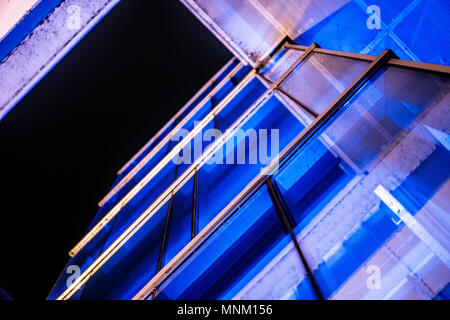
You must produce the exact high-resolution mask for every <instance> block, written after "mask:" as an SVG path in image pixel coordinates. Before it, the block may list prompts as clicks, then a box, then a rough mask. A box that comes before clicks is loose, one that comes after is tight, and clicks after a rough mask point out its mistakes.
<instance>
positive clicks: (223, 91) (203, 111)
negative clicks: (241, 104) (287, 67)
mask: <svg viewBox="0 0 450 320" xmlns="http://www.w3.org/2000/svg"><path fill="white" fill-rule="evenodd" d="M248 72H249V68H248V67H242V68H241V69H240V70H239V71H238V72H236V74H234V75H233V77H232V78H231V79H230V80H228V81H226V82H225V83H224V84H223V85H222V87H221V88H220V89H218V90H217V92H216V93H215V94H214V95H213V97H212V98H211V99H209V100H207V101H205V102H204V103H203V105H202V106H201V107H200V108H199V110H198V111H197V112H195V114H194V115H193V116H192V117H191V118H190V119H189V120H187V122H186V123H185V124H184V125H183V126H182V127H181V128H180V129H179V130H178V131H177V132H176V133H174V134H173V139H171V140H169V141H167V142H166V143H165V144H164V145H163V146H162V147H161V148H160V150H159V151H158V152H156V154H155V155H154V156H153V157H152V158H151V159H150V160H148V162H147V163H146V164H145V165H144V166H143V167H142V168H141V169H140V170H139V171H138V173H136V174H135V175H134V176H133V177H132V179H131V180H130V181H129V182H127V183H126V184H125V185H124V186H123V187H122V188H121V189H120V191H119V192H118V193H117V194H116V195H115V196H114V197H112V198H111V199H110V200H109V201H108V202H110V201H111V202H114V201H119V200H120V199H122V198H123V197H124V196H125V195H126V194H127V193H128V192H129V191H130V190H132V189H133V188H134V187H135V186H136V185H137V184H138V183H139V182H140V181H141V180H142V178H143V177H145V176H146V175H147V174H148V173H149V172H150V171H151V170H152V169H153V168H154V167H155V166H156V165H157V164H158V163H159V162H160V161H161V160H162V159H163V158H164V157H165V156H166V155H167V154H168V153H169V152H170V151H171V150H172V149H173V148H174V147H175V146H176V145H177V143H178V142H179V141H181V140H182V139H183V138H184V137H185V136H186V135H187V132H190V131H192V130H193V129H194V127H195V126H196V125H197V124H198V122H200V121H201V120H202V119H204V118H205V117H206V115H208V113H210V112H211V111H212V109H213V108H214V107H215V106H216V105H217V104H218V103H219V102H220V101H222V100H223V99H224V98H225V97H226V96H227V95H228V94H229V93H230V92H231V91H232V90H233V89H234V88H235V87H236V83H239V82H240V81H241V80H242V79H243V78H244V77H245V76H246V75H247V74H248ZM244 92H245V91H244ZM241 98H242V97H241ZM196 106H197V105H195V106H194V107H196ZM183 118H184V117H183ZM180 120H181V119H180ZM177 123H178V120H177V121H176V122H175V123H174V124H173V125H172V126H171V127H170V130H169V129H168V130H166V131H165V132H164V133H163V135H161V137H159V139H158V141H157V142H155V143H159V141H160V140H162V139H164V138H165V136H166V135H167V134H168V133H169V132H170V131H171V129H172V128H173V127H175V126H176V124H177ZM155 143H154V144H153V145H155V146H156V144H155ZM153 145H152V147H151V148H149V150H150V149H153ZM149 152H150V151H149ZM149 152H148V153H149ZM148 153H145V155H147V154H148ZM145 155H142V156H141V157H139V158H138V159H139V161H141V160H142V159H143V158H144V157H145ZM175 160H176V159H175ZM138 163H139V162H138V161H137V160H136V161H135V164H134V165H132V166H130V167H129V168H128V169H127V173H128V172H129V171H131V170H132V168H131V167H133V168H134V167H135V166H136V165H137V164H138ZM122 175H124V173H122Z"/></svg>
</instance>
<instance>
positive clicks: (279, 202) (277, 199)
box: [266, 178, 324, 300]
mask: <svg viewBox="0 0 450 320" xmlns="http://www.w3.org/2000/svg"><path fill="white" fill-rule="evenodd" d="M266 185H267V189H268V190H269V195H270V198H271V199H272V202H273V204H274V206H275V209H276V211H277V213H278V216H279V218H280V220H281V222H282V224H283V226H284V227H285V229H286V230H287V231H288V233H289V235H290V236H291V238H292V241H293V242H294V246H295V249H296V250H297V253H298V255H299V256H300V260H301V261H302V263H303V266H304V267H305V270H306V273H307V274H308V277H309V279H310V281H311V284H312V287H313V289H314V292H315V293H316V295H317V298H319V299H320V300H324V296H323V294H322V292H321V291H320V288H319V285H318V284H317V281H316V279H315V278H314V275H313V272H312V270H311V268H310V266H309V264H308V261H307V260H306V257H305V255H304V254H303V251H302V250H301V248H300V244H299V243H298V241H297V237H296V236H295V234H294V231H293V225H292V221H291V220H290V219H289V217H290V215H289V214H288V211H287V210H288V209H287V207H286V206H285V205H284V201H283V199H282V198H281V194H279V191H278V190H277V188H276V186H275V185H274V184H273V182H272V179H271V178H267V181H266Z"/></svg>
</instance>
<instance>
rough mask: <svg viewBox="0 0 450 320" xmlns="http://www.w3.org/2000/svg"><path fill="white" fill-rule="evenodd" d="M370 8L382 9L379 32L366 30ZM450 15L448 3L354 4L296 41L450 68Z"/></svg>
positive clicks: (389, 0) (390, 0) (385, 0)
mask: <svg viewBox="0 0 450 320" xmlns="http://www.w3.org/2000/svg"><path fill="white" fill-rule="evenodd" d="M369 5H377V6H379V7H380V10H381V11H380V13H381V29H379V30H377V29H369V28H367V27H366V22H367V20H368V18H369V14H367V13H366V10H367V6H369ZM449 12H450V3H449V2H448V1H446V0H353V1H351V2H350V3H348V4H346V5H345V6H344V7H343V8H341V9H339V10H338V11H336V12H335V13H333V14H332V15H330V16H329V17H328V18H326V19H325V20H323V21H322V22H320V23H319V24H317V25H315V26H313V27H312V28H311V29H309V30H308V31H307V32H305V33H303V34H302V35H300V36H299V37H298V38H297V39H295V40H296V42H298V43H299V44H305V45H309V44H311V43H312V42H317V43H318V44H319V45H320V46H322V47H323V48H327V49H333V50H339V51H347V52H354V53H365V54H371V55H378V54H380V53H381V52H382V51H383V50H384V49H387V48H388V49H392V50H393V51H394V52H395V53H396V54H397V55H398V56H399V58H400V59H404V60H415V61H422V62H428V63H435V64H444V65H449V64H450V44H449V40H448V35H449V32H450V20H449V18H448V13H449Z"/></svg>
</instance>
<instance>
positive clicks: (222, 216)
mask: <svg viewBox="0 0 450 320" xmlns="http://www.w3.org/2000/svg"><path fill="white" fill-rule="evenodd" d="M313 51H314V50H311V51H310V52H313ZM305 53H306V52H305ZM392 55H393V53H392V51H390V50H385V51H383V53H382V54H381V55H380V56H378V57H377V58H376V59H375V60H374V61H373V62H372V63H371V64H370V65H369V66H368V67H367V68H366V69H365V70H364V71H363V72H362V73H361V75H359V76H358V77H357V78H356V79H355V80H354V81H353V82H352V84H351V85H350V86H349V87H347V89H346V90H344V92H342V93H341V94H340V95H339V96H338V97H337V98H336V99H335V100H334V101H333V102H332V103H331V104H330V106H329V107H328V108H327V109H325V110H324V112H322V114H321V115H320V116H319V117H318V118H316V119H315V120H314V121H313V122H312V123H311V124H310V125H309V126H308V127H306V128H305V129H304V130H303V131H302V132H301V133H300V134H299V135H298V136H297V138H296V139H294V141H292V142H291V143H290V144H289V145H288V146H287V147H286V148H285V149H284V150H283V151H282V152H281V153H280V156H279V157H277V159H275V160H274V161H272V162H271V163H270V164H269V165H268V166H266V168H265V169H264V170H263V171H262V172H261V173H260V174H259V175H258V176H257V177H255V179H254V180H253V181H252V182H251V183H250V184H249V185H248V186H247V187H246V188H245V189H244V190H242V191H241V193H240V194H239V195H238V196H237V197H236V198H235V199H234V200H233V201H232V202H230V203H229V204H228V205H227V207H225V208H224V209H223V210H222V211H221V212H220V213H219V214H218V215H217V216H216V217H215V218H214V219H213V220H212V221H211V222H210V223H209V224H208V225H207V226H206V227H205V228H204V229H203V230H202V231H201V232H200V233H199V235H198V236H197V237H196V238H194V239H193V240H192V241H191V242H190V243H189V244H188V245H187V246H186V247H185V248H184V249H183V250H182V251H180V253H179V254H178V255H177V256H175V257H174V258H173V259H172V261H171V262H169V263H168V264H167V265H166V266H165V268H163V269H162V270H161V271H160V272H159V273H158V274H157V275H155V277H154V278H153V279H152V280H150V281H149V283H147V285H146V286H144V287H143V288H142V289H141V291H140V292H139V293H138V294H136V295H135V297H134V298H133V299H136V300H140V299H145V297H147V296H148V295H149V293H151V292H153V291H154V290H155V289H157V288H158V287H159V286H160V285H161V284H162V283H163V282H164V280H165V279H166V278H167V277H168V276H169V275H170V274H171V273H172V272H173V271H174V270H175V269H176V268H177V267H179V266H180V265H181V264H182V263H183V262H184V261H185V260H186V259H187V258H188V257H189V256H190V255H191V254H192V253H193V252H194V251H195V250H196V249H197V248H198V247H199V246H200V245H201V244H202V243H203V242H204V241H205V240H206V239H207V238H208V237H209V236H210V235H212V234H213V233H214V231H216V230H217V228H218V227H220V225H222V224H223V223H224V222H225V221H226V219H227V218H228V217H229V216H230V215H231V214H233V212H234V211H235V209H236V207H237V206H238V205H239V204H240V203H241V202H242V201H244V200H245V199H246V198H248V197H250V196H251V195H252V194H254V192H255V190H257V189H258V188H260V187H261V186H262V185H263V184H265V183H266V181H267V179H268V178H269V177H271V176H272V175H273V174H274V173H276V172H277V171H278V170H279V168H280V167H281V166H282V165H283V164H284V163H286V162H287V161H288V160H289V158H290V157H291V156H292V155H293V154H294V153H295V150H297V149H298V148H300V147H301V146H302V145H303V144H304V143H306V142H307V141H308V140H309V139H310V138H311V137H312V136H313V135H314V133H315V132H317V131H318V130H319V129H320V128H321V127H322V126H323V125H324V124H325V123H326V122H327V121H328V120H329V119H330V118H331V117H332V116H333V115H334V114H336V113H337V112H338V111H339V110H340V109H341V108H342V107H343V106H344V105H345V103H346V102H347V101H348V100H349V99H350V98H351V97H352V96H353V95H354V94H356V93H357V92H358V91H359V89H360V88H361V87H362V85H363V84H364V83H367V81H368V80H369V79H370V78H371V77H372V76H374V75H375V74H376V72H378V71H379V70H380V69H381V68H382V67H383V66H384V65H385V63H386V61H387V60H388V59H390V58H391V57H392ZM286 77H287V75H286ZM286 77H284V78H286Z"/></svg>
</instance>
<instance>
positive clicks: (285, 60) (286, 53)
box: [261, 49, 305, 82]
mask: <svg viewBox="0 0 450 320" xmlns="http://www.w3.org/2000/svg"><path fill="white" fill-rule="evenodd" d="M304 52H305V51H303V50H292V49H283V50H280V52H278V53H277V54H276V55H275V56H274V57H273V58H272V59H270V61H269V62H268V63H267V64H266V65H265V66H264V68H263V69H262V70H261V74H262V75H263V76H264V77H266V78H267V79H269V80H270V81H272V82H275V81H277V80H278V79H279V78H280V77H281V76H282V75H283V74H284V73H285V72H286V71H287V70H288V69H289V67H290V66H292V65H293V64H294V63H295V62H296V61H297V60H298V59H299V58H300V57H301V56H302V54H303V53H304Z"/></svg>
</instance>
